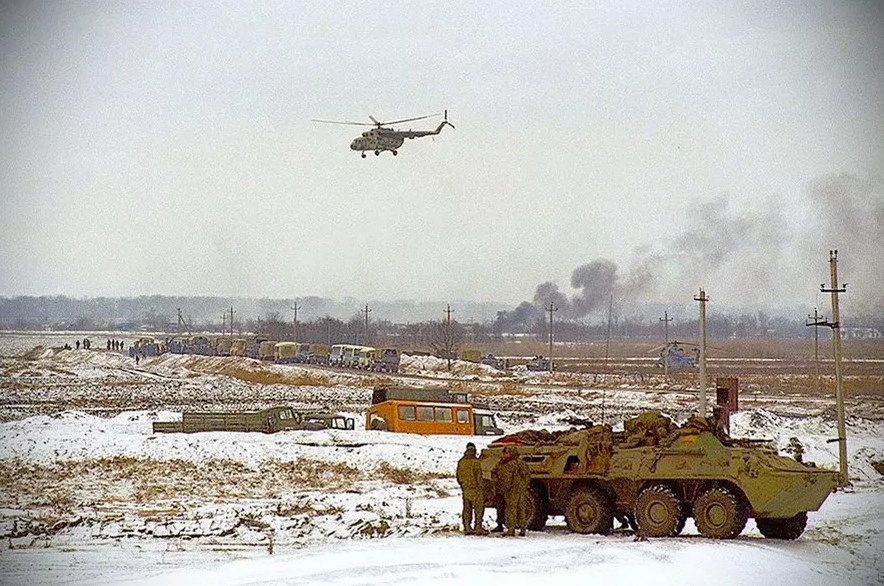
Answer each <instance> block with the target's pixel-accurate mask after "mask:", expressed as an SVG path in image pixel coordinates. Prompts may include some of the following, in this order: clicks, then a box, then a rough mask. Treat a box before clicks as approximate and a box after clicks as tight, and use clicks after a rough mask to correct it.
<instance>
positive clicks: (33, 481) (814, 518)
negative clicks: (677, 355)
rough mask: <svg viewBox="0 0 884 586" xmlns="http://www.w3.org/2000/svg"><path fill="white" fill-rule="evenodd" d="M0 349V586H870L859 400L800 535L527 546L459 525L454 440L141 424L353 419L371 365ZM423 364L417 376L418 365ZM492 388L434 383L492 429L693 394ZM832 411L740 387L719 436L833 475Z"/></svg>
mask: <svg viewBox="0 0 884 586" xmlns="http://www.w3.org/2000/svg"><path fill="white" fill-rule="evenodd" d="M81 337H82V336H81ZM99 339H103V338H99ZM42 342H45V340H42ZM16 343H17V344H19V345H20V341H18V340H16ZM34 343H35V345H36V344H39V343H41V340H40V339H39V337H37V338H36V341H35V342H34ZM49 345H50V344H44V346H47V347H48V346H49ZM6 348H8V346H7V347H6ZM32 348H33V346H32ZM3 350H4V346H3V340H2V337H0V414H2V417H0V538H2V541H3V542H5V544H6V547H5V548H3V549H2V550H0V584H4V585H5V584H25V583H27V584H99V583H102V584H124V583H125V584H128V583H132V584H140V583H146V584H147V583H149V584H179V583H180V584H185V583H186V584H194V583H196V584H202V583H205V584H237V585H238V584H251V583H256V582H260V583H262V584H362V583H378V582H389V581H392V580H397V581H405V582H411V583H420V584H424V583H430V584H434V583H451V582H454V581H467V582H474V581H475V582H479V581H485V580H492V581H497V580H499V579H501V578H504V579H506V580H507V581H508V582H512V583H517V584H518V583H529V582H531V583H534V582H536V581H539V580H544V579H550V578H551V579H553V580H556V581H557V582H558V583H565V584H568V583H575V584H576V583H578V582H580V583H585V582H586V580H587V577H588V576H591V577H592V580H593V581H596V580H599V579H601V580H605V579H610V580H614V579H618V580H620V581H625V583H637V582H645V581H649V580H651V581H653V582H655V583H659V584H674V583H679V584H693V583H696V584H699V583H709V582H711V583H721V584H747V583H748V584H755V583H757V584H762V583H763V584H769V583H777V582H779V583H782V584H802V585H806V584H884V578H882V577H884V562H882V561H881V559H880V554H881V551H884V477H882V475H881V473H880V472H879V471H878V470H876V469H875V467H874V466H873V463H875V462H881V461H884V419H882V417H881V416H880V413H881V405H880V404H878V403H873V402H868V403H867V402H866V399H863V398H859V399H855V400H854V403H853V404H852V405H850V406H849V408H848V411H849V412H850V413H851V414H852V416H851V417H850V418H849V422H848V436H849V443H848V448H849V455H850V466H851V478H852V480H853V482H854V487H853V488H852V489H851V490H849V491H846V492H839V493H836V494H834V495H832V496H831V497H830V498H829V499H828V500H827V501H826V502H825V503H824V505H823V507H822V509H821V510H820V511H819V512H817V513H812V514H811V515H810V521H809V523H808V529H807V531H806V532H805V534H804V535H803V536H802V537H801V538H800V539H799V540H797V541H796V542H781V541H776V540H765V539H764V538H762V537H761V536H760V534H759V533H758V532H757V530H756V529H755V527H754V523H753V522H752V521H750V522H749V524H748V526H747V528H746V530H745V531H744V533H743V535H741V536H740V537H739V538H738V539H736V540H733V541H728V542H718V541H712V540H707V539H704V538H701V537H699V535H697V532H696V530H695V529H694V527H693V525H692V524H691V522H690V521H689V522H688V526H687V527H686V530H685V534H686V535H685V536H683V537H679V538H675V539H663V540H651V541H649V542H634V541H633V536H632V535H631V534H629V533H626V532H624V533H615V534H614V535H611V536H607V537H598V536H578V535H572V534H570V533H568V532H567V531H566V529H565V528H564V523H563V521H562V520H561V519H553V520H551V524H550V528H548V530H547V531H545V532H542V533H533V532H532V533H531V534H530V535H529V538H528V539H513V540H508V539H499V538H464V537H460V536H458V535H457V534H456V531H457V529H458V528H459V510H460V499H459V493H458V491H457V486H456V483H455V481H454V479H453V478H452V474H453V470H454V467H455V463H456V461H457V459H458V458H459V456H460V454H461V453H462V449H463V444H464V441H465V438H462V437H452V436H431V437H423V436H416V435H408V434H388V433H384V432H371V431H364V430H359V429H357V430H356V431H353V432H331V431H330V432H285V433H279V434H274V435H264V434H237V433H206V434H152V433H151V422H152V421H163V420H171V419H174V418H176V417H178V414H179V413H180V411H181V410H183V409H195V408H201V409H202V408H214V409H228V408H246V409H256V408H260V407H263V406H267V405H274V404H291V405H294V406H314V407H322V408H325V409H328V408H332V409H333V410H337V411H342V412H345V413H349V414H351V415H353V416H355V417H357V422H358V423H357V427H359V426H360V424H361V422H362V411H363V409H364V408H365V406H366V405H367V404H368V399H369V396H370V393H371V385H372V384H373V383H375V382H377V377H374V376H373V375H357V374H353V373H348V372H340V371H332V370H322V369H310V368H300V367H282V366H276V365H265V364H261V363H258V362H256V361H249V360H247V359H224V358H204V357H199V358H194V357H186V356H164V357H159V358H156V359H151V360H147V361H145V362H142V363H141V364H140V365H138V367H137V368H136V366H135V365H134V362H133V361H131V359H129V358H127V357H124V356H122V355H119V354H117V353H113V352H105V351H101V352H85V351H80V352H77V351H52V350H48V349H42V350H41V349H38V350H31V351H28V352H27V353H26V354H25V355H24V356H22V355H21V354H22V352H25V350H23V349H20V348H18V347H17V348H15V351H14V352H13V351H9V350H7V351H6V352H5V353H4V352H3ZM431 362H432V361H428V360H422V361H421V362H420V364H419V368H417V366H418V365H417V363H415V364H411V365H410V366H409V368H410V369H412V371H411V374H418V375H420V376H421V377H424V376H425V375H426V374H427V373H430V372H434V370H433V369H434V368H437V366H438V365H433V364H431ZM461 368H466V367H461ZM435 372H438V370H436V371H435ZM445 376H446V377H451V375H448V374H446V375H445ZM519 376H524V375H519ZM470 379H471V380H470ZM498 379H499V377H495V376H494V374H493V373H484V372H472V371H470V372H468V373H467V372H464V373H462V374H461V375H458V374H457V372H456V373H455V375H454V378H453V379H451V381H450V382H451V384H455V385H458V388H463V389H465V390H469V391H471V392H474V393H476V394H477V395H479V396H481V397H482V398H483V399H485V400H486V401H487V402H489V403H490V404H491V406H492V407H493V408H494V409H495V410H496V411H497V412H498V413H499V414H500V420H501V422H502V424H503V427H504V428H505V429H506V431H508V432H509V431H515V430H518V429H524V428H529V427H546V428H549V429H555V428H563V427H566V426H567V421H568V420H569V418H572V417H578V418H591V419H594V420H595V421H601V420H605V421H608V422H611V423H614V422H616V421H618V420H620V419H622V417H623V416H631V415H635V414H637V413H638V412H640V411H641V410H644V409H648V408H656V409H660V410H662V411H664V412H666V413H667V414H670V415H672V416H673V417H674V418H676V419H677V420H683V419H684V418H685V417H686V416H687V414H688V413H689V412H690V411H691V409H692V408H693V405H694V404H695V401H696V396H695V394H694V393H692V392H691V391H690V390H689V389H687V390H686V389H678V388H676V389H673V388H666V387H661V386H659V385H655V386H654V388H641V387H640V386H637V385H635V384H634V382H631V381H630V382H624V381H621V382H620V383H619V384H616V385H612V388H598V387H597V386H590V385H586V386H582V385H579V384H577V385H575V384H573V381H569V382H568V384H560V381H551V380H547V381H544V380H543V379H537V378H533V379H522V380H520V381H518V383H519V384H516V382H514V381H513V380H511V379H506V380H498ZM408 382H409V383H410V384H416V385H426V384H437V383H433V382H432V381H429V382H428V381H427V380H426V379H425V378H410V379H408ZM553 382H556V383H558V384H551V383H553ZM525 383H527V384H525ZM832 413H833V410H832V409H831V406H830V405H829V404H828V403H827V402H826V401H825V400H823V399H820V398H819V397H818V396H783V395H781V394H772V395H770V396H765V395H762V396H756V397H755V400H754V402H753V403H751V404H750V405H748V409H746V410H744V411H741V412H740V413H738V414H737V415H735V417H734V420H733V429H732V433H733V435H735V436H748V437H756V438H762V437H763V438H768V439H771V440H773V441H774V442H775V443H776V445H778V447H779V448H781V449H782V448H785V447H786V446H787V445H788V443H789V439H790V438H791V437H793V436H794V437H797V438H799V440H800V441H801V443H802V445H803V446H804V448H805V459H806V460H812V461H815V462H816V463H818V464H820V465H823V466H828V467H834V466H835V465H836V458H837V453H836V450H837V448H836V447H835V444H833V443H828V442H827V441H826V440H827V439H829V438H831V437H833V436H834V435H835V432H834V427H835V426H834V421H833V418H832ZM487 442H488V440H487V439H484V440H483V439H482V438H477V439H476V443H478V444H479V445H480V447H482V446H483V445H484V444H485V443H487ZM490 518H491V513H489V514H488V519H489V522H490ZM271 552H272V555H271Z"/></svg>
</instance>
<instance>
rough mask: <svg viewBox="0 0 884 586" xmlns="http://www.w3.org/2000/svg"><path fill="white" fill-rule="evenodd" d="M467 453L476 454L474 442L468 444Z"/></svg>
mask: <svg viewBox="0 0 884 586" xmlns="http://www.w3.org/2000/svg"><path fill="white" fill-rule="evenodd" d="M467 451H468V452H475V451H476V444H474V443H473V442H468V443H467Z"/></svg>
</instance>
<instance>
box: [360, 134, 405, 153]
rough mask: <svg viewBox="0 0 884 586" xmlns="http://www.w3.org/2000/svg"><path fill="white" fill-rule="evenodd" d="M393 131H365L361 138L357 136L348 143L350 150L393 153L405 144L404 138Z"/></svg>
mask: <svg viewBox="0 0 884 586" xmlns="http://www.w3.org/2000/svg"><path fill="white" fill-rule="evenodd" d="M399 134H400V133H398V132H396V131H395V130H385V129H381V130H380V131H378V129H374V128H373V129H371V130H366V131H365V132H363V133H362V135H361V136H357V137H356V138H354V139H353V142H351V143H350V149H351V150H354V151H362V152H363V153H365V151H375V152H379V151H393V152H395V151H396V150H397V149H398V148H399V147H401V146H402V143H404V142H405V137H404V136H399Z"/></svg>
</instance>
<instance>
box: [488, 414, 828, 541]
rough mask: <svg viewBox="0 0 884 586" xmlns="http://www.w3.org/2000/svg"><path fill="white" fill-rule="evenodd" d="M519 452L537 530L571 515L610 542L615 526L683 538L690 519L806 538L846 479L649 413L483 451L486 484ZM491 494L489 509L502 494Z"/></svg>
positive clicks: (732, 530) (526, 435)
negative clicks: (616, 522) (509, 450)
mask: <svg viewBox="0 0 884 586" xmlns="http://www.w3.org/2000/svg"><path fill="white" fill-rule="evenodd" d="M509 445H511V446H514V447H515V449H516V450H517V452H518V454H519V457H521V458H522V459H523V460H524V461H525V462H526V463H527V464H528V468H529V470H530V472H531V483H530V488H529V528H531V529H534V530H541V529H543V527H544V526H545V524H546V521H547V517H548V516H549V515H564V517H565V522H566V523H567V525H568V528H569V529H570V530H571V531H574V532H577V533H598V534H603V535H605V534H608V533H610V532H611V530H612V526H613V519H614V517H617V518H619V519H621V520H624V521H627V522H628V523H629V524H630V525H631V526H632V527H633V529H634V530H636V531H637V532H638V534H639V535H641V536H645V537H668V536H674V535H678V534H679V533H680V532H681V531H682V529H683V528H684V525H685V521H686V519H687V518H688V517H693V519H694V524H695V525H696V527H697V529H698V531H699V532H700V534H701V535H703V536H705V537H710V538H715V539H730V538H733V537H736V536H737V535H739V534H740V532H741V531H742V530H743V528H744V527H745V525H746V521H747V519H748V518H750V517H752V518H754V519H755V523H756V525H757V526H758V530H759V531H760V532H761V533H762V535H764V536H765V537H770V538H778V539H797V538H798V536H800V535H801V534H802V533H803V532H804V529H805V527H806V525H807V513H808V511H816V510H818V509H819V508H820V506H821V505H822V503H823V501H825V499H826V498H827V497H828V495H829V494H830V493H831V492H832V491H833V490H834V489H835V488H836V487H837V486H838V481H839V475H838V472H837V471H832V470H824V469H821V468H817V467H816V466H814V465H812V464H807V463H800V462H797V461H796V460H794V459H792V458H788V457H785V456H780V455H778V454H777V452H776V450H774V449H773V448H771V447H768V446H765V445H764V444H763V443H759V442H757V441H754V440H739V439H731V438H729V437H727V435H726V434H725V433H724V431H723V430H722V429H721V428H717V427H716V425H715V422H714V420H713V419H712V418H703V417H698V416H697V417H692V418H690V419H689V420H688V421H687V423H685V424H684V425H683V426H681V427H676V426H674V425H672V422H671V420H670V419H669V418H668V417H664V416H662V415H660V414H658V413H645V414H642V415H640V416H639V417H636V418H633V419H630V420H627V421H625V422H624V431H619V432H615V431H613V430H612V429H611V426H609V425H594V426H590V427H588V428H586V429H582V430H576V431H575V430H571V431H569V432H560V433H550V432H547V431H544V430H542V431H528V432H520V433H519V434H515V435H510V436H506V437H503V438H500V439H499V440H496V441H495V442H493V443H492V444H490V445H489V447H488V448H486V449H484V450H482V453H481V456H480V461H481V463H482V470H483V475H484V477H485V479H486V483H489V485H490V484H491V482H492V480H491V478H492V476H491V475H492V470H493V469H494V466H495V465H496V464H497V462H498V461H499V460H500V456H501V454H502V452H503V448H504V447H506V446H509ZM488 488H489V490H486V498H487V501H488V502H487V504H488V506H494V502H493V501H492V499H493V497H494V491H493V490H491V488H492V486H489V487H488Z"/></svg>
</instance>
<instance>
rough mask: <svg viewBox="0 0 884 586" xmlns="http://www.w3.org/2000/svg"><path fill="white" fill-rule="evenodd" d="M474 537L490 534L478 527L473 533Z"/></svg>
mask: <svg viewBox="0 0 884 586" xmlns="http://www.w3.org/2000/svg"><path fill="white" fill-rule="evenodd" d="M473 534H474V535H488V532H487V531H485V529H484V528H483V527H478V528H477V529H476V530H475V531H473Z"/></svg>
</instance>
